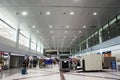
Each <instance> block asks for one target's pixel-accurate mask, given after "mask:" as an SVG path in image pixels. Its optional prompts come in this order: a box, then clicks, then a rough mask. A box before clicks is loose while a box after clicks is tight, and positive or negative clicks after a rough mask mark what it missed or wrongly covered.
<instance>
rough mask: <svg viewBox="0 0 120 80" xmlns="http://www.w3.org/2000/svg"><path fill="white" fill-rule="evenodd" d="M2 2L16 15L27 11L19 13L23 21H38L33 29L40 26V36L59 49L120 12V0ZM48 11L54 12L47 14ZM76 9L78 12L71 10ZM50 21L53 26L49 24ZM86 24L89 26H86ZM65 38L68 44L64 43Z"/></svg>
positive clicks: (19, 0)
mask: <svg viewBox="0 0 120 80" xmlns="http://www.w3.org/2000/svg"><path fill="white" fill-rule="evenodd" d="M0 3H1V4H2V5H1V6H0V7H1V8H4V7H5V8H7V9H8V10H9V12H10V13H12V14H13V15H14V16H16V13H17V12H19V13H20V12H21V11H27V12H28V15H27V16H26V17H19V18H20V19H21V24H24V23H25V24H27V25H28V26H32V25H35V26H36V28H35V29H32V28H31V31H37V30H39V31H40V33H39V34H37V37H39V38H41V36H42V37H43V38H44V42H45V43H46V44H47V45H48V46H49V47H50V48H54V45H55V48H59V49H67V47H68V45H70V43H71V42H72V44H71V45H70V46H69V48H70V47H73V46H75V45H76V44H78V43H80V42H81V41H82V40H84V39H85V38H86V37H87V36H88V35H90V34H91V33H93V32H94V31H95V30H97V29H98V28H99V27H101V26H102V25H103V24H105V23H106V22H107V21H108V20H109V19H111V18H112V17H114V16H115V15H117V14H118V13H119V12H120V0H102V1H101V0H0ZM47 11H50V12H51V14H50V15H46V12H47ZM72 11H73V12H74V13H75V14H74V15H70V14H69V13H70V12H72ZM93 12H97V15H96V16H94V15H93V14H92V13H93ZM50 25H52V26H53V28H49V26H50ZM84 25H85V26H87V27H86V28H83V26H84ZM28 26H27V27H28ZM66 26H70V28H66ZM90 26H96V28H91V27H90ZM50 31H53V33H51V32H50ZM65 31H67V33H65ZM79 31H81V32H82V33H79ZM52 36H54V40H52ZM64 36H65V40H63V39H64ZM75 36H77V38H75ZM39 38H38V39H39ZM73 38H74V39H75V40H74V41H73ZM63 41H65V42H64V45H63V46H61V45H62V44H61V43H62V42H63Z"/></svg>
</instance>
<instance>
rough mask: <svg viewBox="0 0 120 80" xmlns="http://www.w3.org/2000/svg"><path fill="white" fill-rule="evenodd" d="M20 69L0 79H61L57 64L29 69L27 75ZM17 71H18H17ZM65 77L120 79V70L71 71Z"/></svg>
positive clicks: (77, 79) (102, 79)
mask: <svg viewBox="0 0 120 80" xmlns="http://www.w3.org/2000/svg"><path fill="white" fill-rule="evenodd" d="M20 70H21V69H18V70H12V71H9V72H8V73H5V74H6V75H7V76H4V77H0V80H61V78H60V72H59V68H58V66H57V65H56V66H54V67H53V68H45V69H43V68H42V69H39V68H35V69H29V70H28V74H27V75H21V72H20ZM15 71H16V72H18V73H15ZM9 74H13V75H9ZM0 76H1V75H0ZM64 77H65V80H120V72H117V71H104V72H82V71H71V72H66V73H64ZM2 78H3V79H2Z"/></svg>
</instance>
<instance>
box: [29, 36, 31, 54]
mask: <svg viewBox="0 0 120 80" xmlns="http://www.w3.org/2000/svg"><path fill="white" fill-rule="evenodd" d="M30 50H31V35H30V38H29V52H30Z"/></svg>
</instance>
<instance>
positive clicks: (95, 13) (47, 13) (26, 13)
mask: <svg viewBox="0 0 120 80" xmlns="http://www.w3.org/2000/svg"><path fill="white" fill-rule="evenodd" d="M40 14H41V13H40ZM50 14H51V12H49V11H48V12H46V15H50ZM64 14H66V13H64ZM69 14H70V15H74V14H75V13H74V12H70V13H69ZM92 14H93V15H94V16H96V15H97V12H93V13H92ZM21 15H23V16H26V15H28V12H27V11H23V12H22V13H21Z"/></svg>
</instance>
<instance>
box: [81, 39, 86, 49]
mask: <svg viewBox="0 0 120 80" xmlns="http://www.w3.org/2000/svg"><path fill="white" fill-rule="evenodd" d="M86 48H87V46H86V41H85V42H83V43H82V44H81V50H84V49H86Z"/></svg>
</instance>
